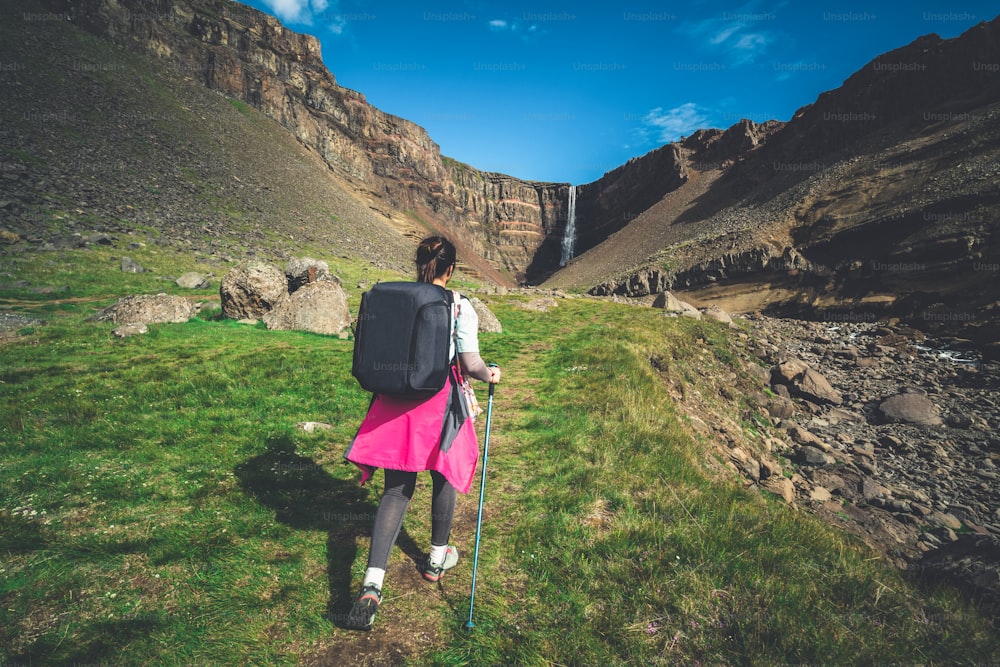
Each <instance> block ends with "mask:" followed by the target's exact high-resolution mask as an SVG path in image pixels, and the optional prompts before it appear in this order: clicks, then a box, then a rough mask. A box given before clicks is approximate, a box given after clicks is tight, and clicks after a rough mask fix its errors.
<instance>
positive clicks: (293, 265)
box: [285, 257, 340, 292]
mask: <svg viewBox="0 0 1000 667" xmlns="http://www.w3.org/2000/svg"><path fill="white" fill-rule="evenodd" d="M285 278H287V279H288V291H289V292H295V291H296V290H297V289H299V288H300V287H302V286H303V285H307V284H309V283H314V282H317V281H320V280H332V281H334V282H336V283H337V284H338V285H339V284H340V278H338V277H336V276H334V275H332V274H331V273H330V266H329V265H328V264H327V263H326V262H324V261H323V260H319V259H312V258H311V257H293V258H292V259H290V260H288V264H286V265H285Z"/></svg>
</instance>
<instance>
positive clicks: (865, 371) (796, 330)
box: [744, 316, 1000, 611]
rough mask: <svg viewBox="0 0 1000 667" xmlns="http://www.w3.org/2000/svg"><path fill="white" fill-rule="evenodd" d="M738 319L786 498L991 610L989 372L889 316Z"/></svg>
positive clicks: (996, 405) (998, 582) (995, 395)
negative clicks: (755, 364)
mask: <svg viewBox="0 0 1000 667" xmlns="http://www.w3.org/2000/svg"><path fill="white" fill-rule="evenodd" d="M745 322H746V324H747V325H748V327H749V329H750V330H751V335H749V336H747V337H745V339H744V340H745V344H746V345H747V346H748V349H749V351H750V352H751V353H752V354H753V355H754V356H755V357H757V358H758V359H760V360H761V361H762V362H763V363H762V364H761V365H760V367H759V368H760V373H761V376H762V379H763V380H764V381H765V382H766V384H767V385H768V386H769V387H770V390H771V391H770V392H767V398H766V399H765V406H766V409H767V411H768V412H769V413H770V416H771V419H772V422H773V423H774V424H775V425H776V426H777V427H779V429H780V430H781V431H783V432H784V434H785V436H786V437H783V438H775V439H774V440H775V441H777V444H776V446H775V447H774V452H773V455H774V456H776V457H778V458H779V460H780V459H784V461H783V463H784V465H783V466H782V468H783V472H784V475H783V477H784V479H790V481H791V486H790V487H789V488H788V491H792V492H793V493H794V500H793V502H794V503H795V504H797V505H799V506H801V507H804V508H806V509H807V510H809V511H811V512H813V513H815V514H817V515H819V516H822V517H824V518H825V519H827V520H829V521H831V522H832V523H834V524H837V525H839V526H842V527H844V528H846V529H847V530H849V531H850V532H852V533H855V534H857V535H858V536H860V537H861V538H862V539H863V540H865V541H866V542H867V543H868V544H870V545H872V546H873V547H875V548H876V549H877V550H878V551H880V552H881V553H883V554H884V555H885V557H887V558H889V559H890V560H892V561H893V562H894V563H895V564H896V565H898V566H899V567H901V568H903V569H907V570H912V571H915V572H920V573H924V574H929V575H931V576H946V577H951V578H954V579H955V580H957V581H959V582H960V583H961V584H963V585H965V586H967V587H969V588H970V589H971V590H973V591H975V592H976V593H977V594H979V595H981V596H982V597H983V599H984V600H985V601H986V603H987V606H988V607H990V608H991V609H993V610H994V611H996V610H998V609H1000V468H998V464H1000V433H998V429H1000V364H997V363H995V362H993V363H987V362H983V361H982V360H981V359H980V358H979V357H978V355H977V354H976V353H975V352H974V351H973V350H953V349H949V348H948V347H947V346H946V345H945V344H944V343H943V342H940V341H934V340H930V339H928V338H927V337H926V336H924V334H922V333H921V332H920V331H918V330H916V329H913V328H910V327H907V326H903V325H900V324H899V323H898V322H892V321H890V322H888V323H875V322H846V321H845V322H827V323H823V322H803V321H797V320H787V319H774V318H768V317H763V316H753V317H748V318H746V319H745ZM785 484H786V485H787V482H785ZM762 486H765V485H764V484H763V483H762ZM765 488H766V486H765ZM785 495H786V500H788V499H790V498H789V497H788V496H789V495H790V494H788V493H787V492H786V494H785Z"/></svg>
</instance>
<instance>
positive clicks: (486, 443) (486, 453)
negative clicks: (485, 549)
mask: <svg viewBox="0 0 1000 667" xmlns="http://www.w3.org/2000/svg"><path fill="white" fill-rule="evenodd" d="M490 366H491V367H492V368H496V367H497V365H496V364H490ZM495 387H496V385H495V384H494V383H492V382H490V396H489V400H488V401H487V402H486V435H485V436H484V437H483V470H482V472H481V473H480V475H481V476H482V479H481V481H480V482H479V517H478V518H477V519H476V549H475V554H474V555H473V557H472V594H471V595H470V596H469V620H468V622H466V624H465V627H466V628H469V629H471V628H474V627H476V624H475V623H473V622H472V608H473V607H474V606H475V604H476V572H477V571H478V570H479V537H480V534H481V533H482V530H483V498H484V497H485V496H486V461H487V460H488V459H489V457H490V424H491V422H492V421H493V389H494V388H495Z"/></svg>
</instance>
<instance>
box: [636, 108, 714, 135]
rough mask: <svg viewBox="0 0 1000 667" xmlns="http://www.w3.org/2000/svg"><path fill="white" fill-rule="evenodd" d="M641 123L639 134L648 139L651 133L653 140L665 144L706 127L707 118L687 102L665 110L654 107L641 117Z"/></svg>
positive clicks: (702, 111) (701, 111)
mask: <svg viewBox="0 0 1000 667" xmlns="http://www.w3.org/2000/svg"><path fill="white" fill-rule="evenodd" d="M642 123H643V128H642V129H641V130H640V133H641V134H643V135H644V136H645V137H647V138H649V134H650V133H653V134H654V137H653V139H655V140H656V141H657V142H658V143H661V144H666V143H670V142H671V141H677V140H678V139H680V138H681V137H683V136H687V135H689V134H691V133H692V132H694V131H695V130H699V129H703V128H705V127H707V126H708V116H707V115H706V114H705V112H704V110H703V109H700V108H699V107H698V105H697V104H695V103H694V102H688V103H686V104H682V105H680V106H678V107H674V108H673V109H667V110H664V109H663V107H656V108H655V109H653V110H651V111H650V112H649V113H647V114H646V115H645V116H643V118H642Z"/></svg>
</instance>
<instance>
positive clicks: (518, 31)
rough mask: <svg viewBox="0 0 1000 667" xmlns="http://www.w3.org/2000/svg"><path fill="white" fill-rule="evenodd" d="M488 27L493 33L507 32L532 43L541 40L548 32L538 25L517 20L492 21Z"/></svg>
mask: <svg viewBox="0 0 1000 667" xmlns="http://www.w3.org/2000/svg"><path fill="white" fill-rule="evenodd" d="M487 25H488V26H489V28H490V30H492V31H493V32H506V33H510V34H512V35H517V36H519V37H520V38H521V39H522V40H524V41H525V42H531V41H534V39H535V38H541V37H542V36H543V35H545V34H546V32H547V31H546V30H543V29H542V28H541V27H539V26H538V24H536V23H524V22H522V21H519V20H517V19H514V20H513V21H507V20H504V19H493V20H492V21H489V22H488V23H487Z"/></svg>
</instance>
